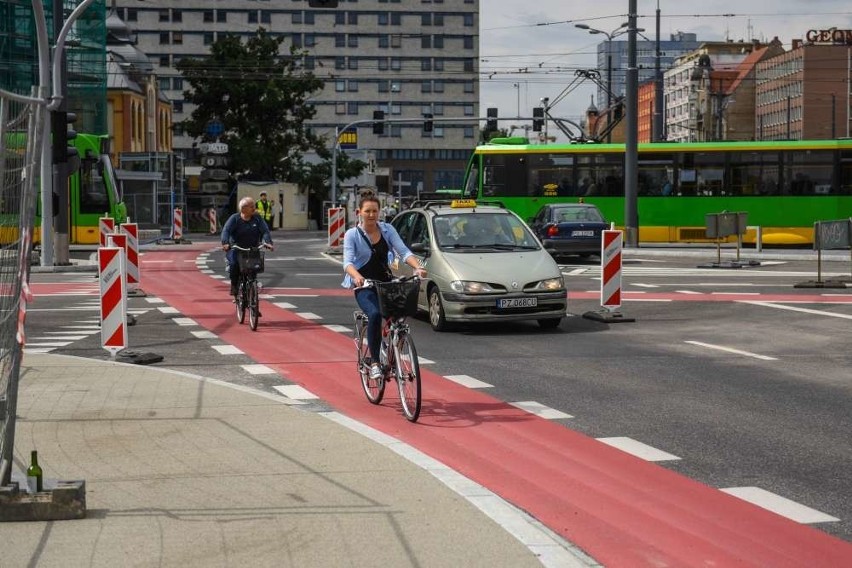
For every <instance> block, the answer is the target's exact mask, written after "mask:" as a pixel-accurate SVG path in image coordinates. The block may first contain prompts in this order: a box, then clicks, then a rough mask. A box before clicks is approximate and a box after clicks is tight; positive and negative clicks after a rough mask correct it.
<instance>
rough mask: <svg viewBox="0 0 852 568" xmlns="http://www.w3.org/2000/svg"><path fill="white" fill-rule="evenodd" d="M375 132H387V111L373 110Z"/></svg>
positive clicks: (380, 133)
mask: <svg viewBox="0 0 852 568" xmlns="http://www.w3.org/2000/svg"><path fill="white" fill-rule="evenodd" d="M373 121H374V122H373V134H378V135H382V134H384V133H385V111H383V110H374V111H373Z"/></svg>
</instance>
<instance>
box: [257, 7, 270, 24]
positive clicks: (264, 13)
mask: <svg viewBox="0 0 852 568" xmlns="http://www.w3.org/2000/svg"><path fill="white" fill-rule="evenodd" d="M260 23H262V24H271V23H272V14H271V13H270V12H269V10H261V12H260Z"/></svg>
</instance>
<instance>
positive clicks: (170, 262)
mask: <svg viewBox="0 0 852 568" xmlns="http://www.w3.org/2000/svg"><path fill="white" fill-rule="evenodd" d="M142 262H144V263H145V264H172V263H173V262H174V260H148V259H147V258H146V259H143V260H142Z"/></svg>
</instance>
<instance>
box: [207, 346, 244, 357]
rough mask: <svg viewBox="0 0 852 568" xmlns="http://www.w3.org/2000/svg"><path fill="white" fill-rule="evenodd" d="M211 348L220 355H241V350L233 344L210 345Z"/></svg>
mask: <svg viewBox="0 0 852 568" xmlns="http://www.w3.org/2000/svg"><path fill="white" fill-rule="evenodd" d="M211 347H213V349H215V350H216V351H218V352H219V353H220V354H222V355H242V354H243V351H242V350H241V349H240V348H239V347H235V346H233V345H212V346H211Z"/></svg>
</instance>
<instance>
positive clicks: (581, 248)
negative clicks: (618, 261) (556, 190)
mask: <svg viewBox="0 0 852 568" xmlns="http://www.w3.org/2000/svg"><path fill="white" fill-rule="evenodd" d="M530 227H531V228H532V230H533V231H534V232H535V234H536V236H537V237H538V238H539V240H540V241H541V242H542V244H543V245H544V248H546V249H547V250H548V251H549V252H550V254H552V255H553V256H554V257H560V256H566V255H571V254H576V255H580V256H581V257H584V258H585V257H588V256H591V255H593V254H597V255H599V254H600V252H601V231H603V230H605V229H608V228H609V223H607V222H606V220H605V219H604V216H603V214H602V213H601V212H600V210H599V209H598V208H597V207H596V206H594V205H592V204H590V203H551V204H548V205H543V206H542V207H541V209H539V210H538V213H536V214H535V217H533V219H532V221H531V222H530Z"/></svg>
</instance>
